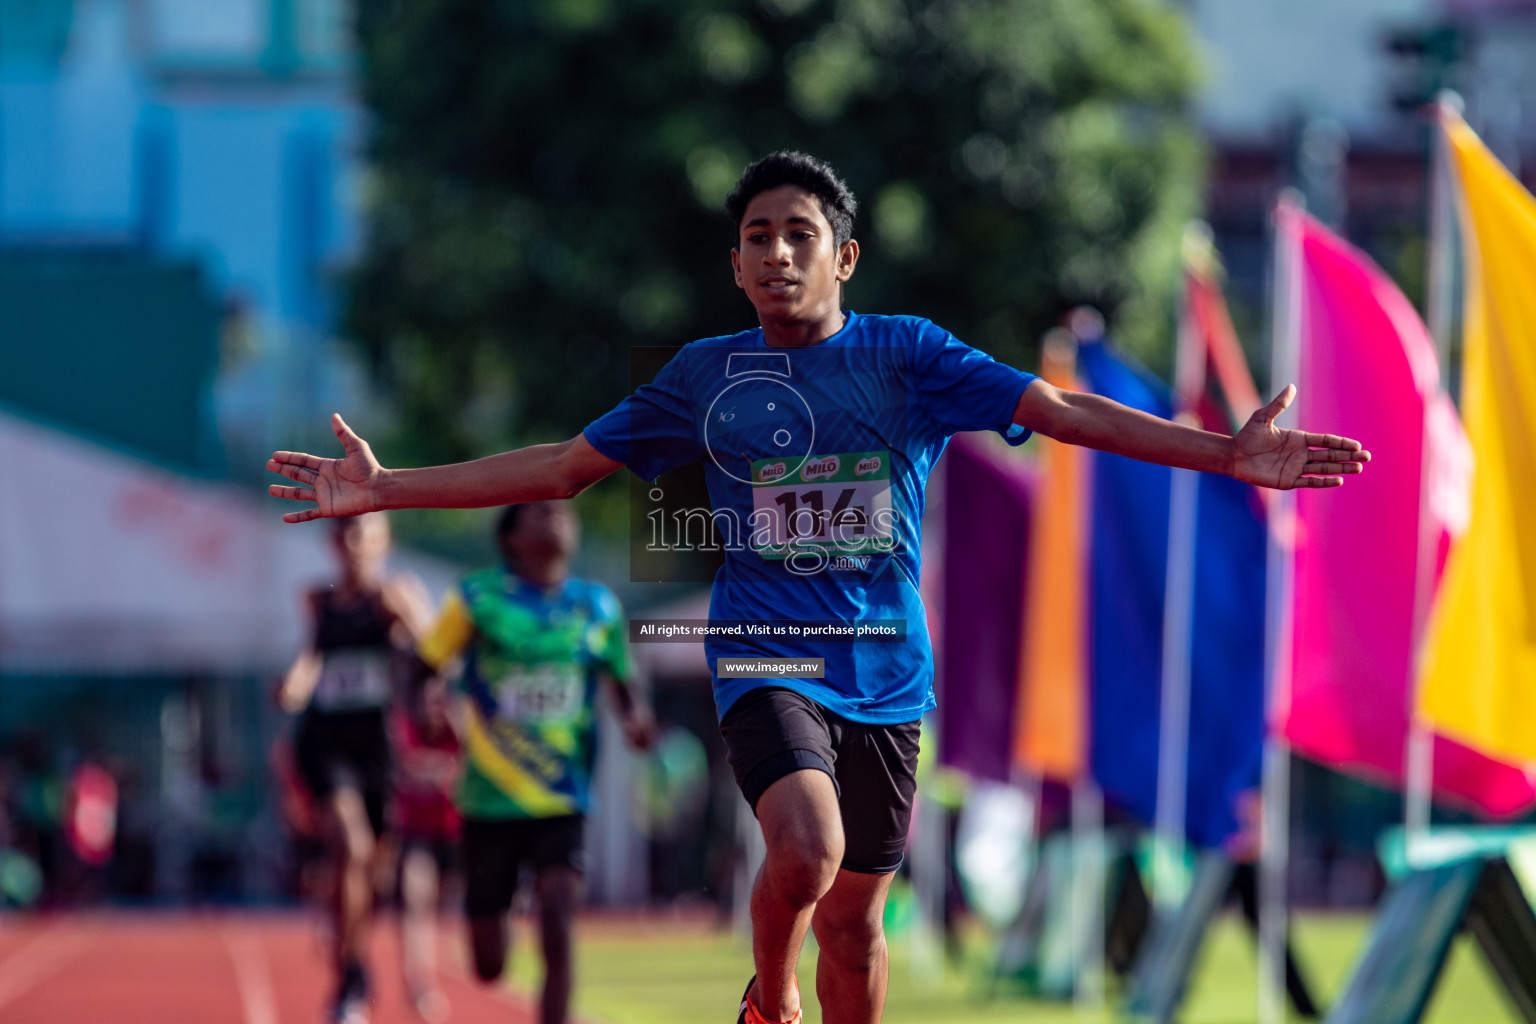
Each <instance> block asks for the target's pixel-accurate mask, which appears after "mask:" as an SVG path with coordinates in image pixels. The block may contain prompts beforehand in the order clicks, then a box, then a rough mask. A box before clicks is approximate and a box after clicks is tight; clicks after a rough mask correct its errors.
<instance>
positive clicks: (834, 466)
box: [800, 455, 843, 483]
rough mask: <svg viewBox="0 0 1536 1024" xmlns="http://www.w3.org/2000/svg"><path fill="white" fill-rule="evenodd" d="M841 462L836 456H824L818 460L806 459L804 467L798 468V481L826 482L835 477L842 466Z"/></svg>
mask: <svg viewBox="0 0 1536 1024" xmlns="http://www.w3.org/2000/svg"><path fill="white" fill-rule="evenodd" d="M842 464H843V463H842V460H841V459H839V458H838V457H837V456H836V455H826V456H823V457H822V458H819V459H806V460H805V465H803V466H801V467H800V479H801V480H804V481H805V482H806V483H811V482H812V481H814V480H828V479H831V478H832V477H834V476H836V475H837V471H838V469H839V468H841V466H842Z"/></svg>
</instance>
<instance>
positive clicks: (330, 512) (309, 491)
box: [267, 413, 623, 523]
mask: <svg viewBox="0 0 1536 1024" xmlns="http://www.w3.org/2000/svg"><path fill="white" fill-rule="evenodd" d="M331 429H332V430H334V431H335V432H336V437H337V438H338V439H339V440H340V441H341V443H342V446H343V447H344V448H345V449H346V455H344V456H343V457H342V458H339V459H325V458H321V457H320V456H318V455H308V454H305V453H303V452H274V453H273V454H272V458H271V459H270V460H268V462H267V469H269V470H271V471H272V472H274V473H281V474H282V475H283V476H285V477H287V478H288V479H290V480H293V481H295V482H297V483H298V484H299V486H297V487H294V486H289V485H285V484H273V485H272V486H271V487H269V488H268V491H269V492H270V493H271V494H272V495H273V496H274V497H278V498H288V499H290V500H292V501H313V502H315V507H313V508H306V509H303V510H301V511H298V512H289V513H288V514H286V515H284V516H283V522H285V523H303V522H307V521H309V520H311V519H321V518H327V517H332V516H355V515H361V514H363V513H364V512H374V511H377V510H379V509H390V508H486V507H489V506H492V505H515V504H519V503H521V502H525V501H544V500H548V499H551V498H571V497H574V496H576V495H577V494H580V493H581V492H582V491H584V490H586V489H587V488H588V487H590V486H592V485H593V484H595V483H596V482H597V481H599V480H601V479H602V478H603V477H605V476H607V475H608V474H609V473H612V472H613V471H614V470H616V469H618V468H619V467H620V466H622V465H623V464H622V463H620V462H615V461H614V460H613V459H610V458H608V457H607V456H606V455H603V454H602V453H601V452H599V451H598V450H597V449H595V448H593V447H592V446H591V445H590V444H588V443H587V439H586V438H585V437H584V436H582V435H581V434H577V435H576V436H575V437H573V438H571V439H570V440H569V441H562V442H560V443H559V444H536V445H531V446H529V447H527V448H518V449H516V450H514V451H510V452H502V453H501V454H500V455H491V456H488V457H487V458H484V459H476V460H475V461H473V462H460V463H456V464H454V465H451V466H430V467H427V468H425V469H385V468H384V467H383V466H381V465H379V460H378V459H376V458H374V456H373V450H372V449H370V448H369V447H368V442H367V441H364V440H363V439H362V438H360V437H358V436H357V435H356V434H355V433H353V432H352V428H351V427H349V426H347V424H346V422H345V421H344V420H343V419H342V418H341V415H340V414H339V413H338V414H336V415H335V416H332V417H331Z"/></svg>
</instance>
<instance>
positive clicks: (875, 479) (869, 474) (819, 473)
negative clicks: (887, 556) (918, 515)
mask: <svg viewBox="0 0 1536 1024" xmlns="http://www.w3.org/2000/svg"><path fill="white" fill-rule="evenodd" d="M789 465H790V466H793V465H794V463H789ZM752 480H753V481H754V484H755V486H754V487H753V488H752V535H751V538H750V540H749V541H748V543H749V544H750V546H751V547H752V549H753V550H754V551H756V552H757V553H758V554H759V555H761V556H762V557H763V558H766V559H772V560H782V559H784V558H787V557H789V556H790V555H792V554H796V553H800V554H804V553H805V552H807V551H809V550H812V549H816V550H819V551H822V552H825V553H827V554H829V555H833V556H836V558H842V557H843V556H849V555H868V554H873V553H880V552H886V551H890V550H892V549H893V548H894V546H895V536H894V531H893V525H894V522H895V518H894V516H893V515H892V508H891V455H890V452H887V451H876V452H839V453H838V454H835V455H821V456H816V457H814V458H809V459H806V460H805V462H804V463H802V464H801V465H800V466H799V472H792V471H790V470H789V469H788V468H787V467H786V463H785V461H784V460H782V459H775V460H773V461H768V460H766V459H764V460H762V461H759V462H754V463H753V464H752ZM836 558H834V559H833V561H831V562H829V563H828V565H830V566H832V567H833V568H842V567H846V566H849V565H852V564H853V563H851V562H848V561H847V559H846V558H845V559H843V561H842V562H838V561H836ZM865 564H867V560H866V563H859V565H860V566H863V565H865Z"/></svg>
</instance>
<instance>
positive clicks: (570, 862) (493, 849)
mask: <svg viewBox="0 0 1536 1024" xmlns="http://www.w3.org/2000/svg"><path fill="white" fill-rule="evenodd" d="M586 820H587V819H586V818H585V817H583V816H582V815H580V814H567V815H562V816H561V817H558V818H465V819H464V824H463V827H462V828H461V829H460V831H459V859H460V861H461V862H462V863H463V866H464V914H465V916H467V917H471V918H478V917H494V916H495V915H497V914H505V913H506V912H507V910H508V909H509V908H510V907H511V906H512V897H513V895H514V894H515V893H516V892H517V876H518V873H519V871H520V870H521V869H522V867H523V865H525V864H526V865H528V866H529V867H530V868H532V869H533V870H534V871H535V872H538V871H542V870H543V869H544V868H549V867H568V868H573V869H575V870H576V871H583V872H584V871H585V870H586V857H585V852H584V850H583V843H582V832H583V826H585V825H586Z"/></svg>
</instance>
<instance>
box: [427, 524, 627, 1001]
mask: <svg viewBox="0 0 1536 1024" xmlns="http://www.w3.org/2000/svg"><path fill="white" fill-rule="evenodd" d="M578 533H579V528H578V525H577V521H576V515H575V512H574V511H573V510H572V508H571V506H570V504H569V503H568V502H563V501H543V502H536V503H532V504H527V505H513V506H511V507H509V508H508V509H507V510H506V511H505V512H503V513H502V516H501V520H500V522H499V523H498V525H497V531H496V536H497V544H498V546H499V548H500V550H501V554H502V558H503V561H504V565H502V566H498V567H496V568H493V569H485V570H482V571H480V572H475V573H471V574H469V575H468V576H466V577H464V579H463V580H462V581H460V583H459V586H458V587H457V588H456V589H455V590H454V592H453V593H452V594H450V595H449V597H448V599H447V601H446V602H445V604H444V606H443V610H442V612H441V614H440V616H439V618H438V621H437V625H436V626H435V627H433V629H432V630H431V631H430V632H429V633H428V635H427V636H426V638H425V639H424V640H423V641H422V642H421V644H420V645H419V647H418V651H419V653H420V654H421V657H422V660H424V661H425V662H426V663H427V664H428V665H430V666H432V667H433V668H438V669H440V668H442V667H443V666H444V665H446V664H447V663H448V662H449V661H450V660H451V659H453V658H454V657H455V656H456V655H462V657H463V670H462V680H463V684H462V688H463V698H464V699H463V700H462V702H461V706H462V712H463V719H462V722H461V735H462V738H463V743H464V750H465V754H466V759H465V766H464V774H463V778H462V781H461V782H460V784H459V792H458V805H459V811H460V812H461V814H462V815H463V826H462V830H461V836H462V840H461V841H462V851H461V854H462V861H463V868H464V908H465V915H466V916H467V917H468V918H469V936H470V943H471V945H472V947H473V950H474V960H475V971H476V973H477V974H478V975H479V976H480V978H481V979H482V980H484V981H488V982H489V981H495V980H497V979H498V978H500V977H501V974H502V971H503V969H504V967H505V965H506V961H507V950H508V946H509V944H510V942H511V925H510V920H509V917H508V913H507V912H508V910H509V909H510V908H511V905H512V898H513V895H514V893H515V892H516V889H517V882H518V873H519V871H520V869H521V868H522V867H523V866H525V865H526V866H527V867H529V868H530V869H531V870H532V872H533V886H534V894H535V896H536V897H537V900H538V912H539V925H540V930H541V932H542V944H541V945H542V949H543V954H544V968H545V973H544V992H543V996H542V999H541V1007H542V1019H543V1024H564V1022H565V1021H566V1019H567V1013H568V1006H569V1003H570V995H571V985H572V965H571V930H572V919H573V917H574V915H575V910H576V906H577V903H578V901H579V899H580V890H581V880H582V875H583V871H584V865H583V855H582V829H583V825H584V824H585V820H586V818H585V815H586V811H587V805H588V800H589V795H590V787H591V782H592V768H593V764H594V762H595V759H596V753H597V751H596V739H597V710H596V698H597V690H598V686H599V685H600V684H601V685H604V686H606V687H607V688H608V690H609V692H610V694H611V695H612V697H613V702H614V707H615V708H617V709H618V713H619V715H620V717H621V719H622V724H623V728H624V734H625V737H626V739H628V741H629V742H630V743H631V744H633V745H634V746H636V747H639V748H644V747H647V746H649V744H650V741H651V736H652V733H653V731H654V727H653V724H652V720H651V715H650V710H649V707H648V706H647V705H646V703H645V702H644V701H643V699H642V698H641V696H640V695H639V694H638V693H636V692H635V690H634V689H633V688H632V687H631V686H630V678H631V675H632V669H631V665H630V660H629V652H628V648H627V646H626V638H625V624H624V615H623V610H622V609H621V608H620V607H619V602H618V600H617V599H616V598H615V597H614V596H613V594H612V593H611V592H610V591H609V590H608V589H607V588H606V587H604V586H603V585H602V584H600V583H596V582H592V581H589V580H582V579H577V578H575V577H573V576H571V575H570V561H571V557H572V555H574V553H575V551H576V545H577V538H578Z"/></svg>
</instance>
